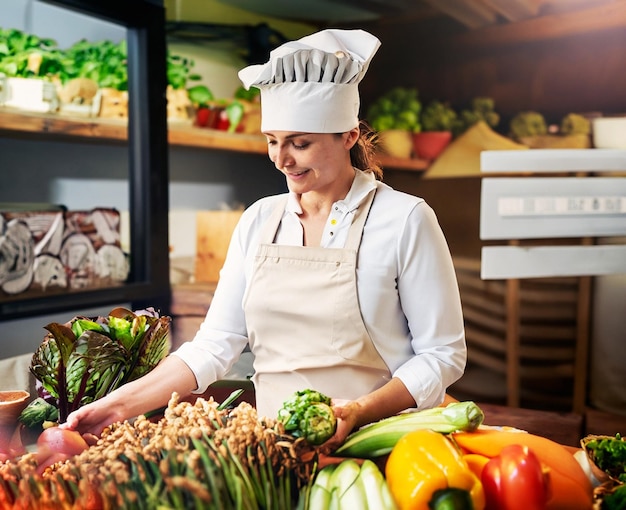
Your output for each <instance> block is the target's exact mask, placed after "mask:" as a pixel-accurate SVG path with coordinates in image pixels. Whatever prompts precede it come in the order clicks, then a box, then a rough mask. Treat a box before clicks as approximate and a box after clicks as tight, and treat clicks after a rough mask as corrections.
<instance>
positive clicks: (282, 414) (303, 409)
mask: <svg viewBox="0 0 626 510" xmlns="http://www.w3.org/2000/svg"><path fill="white" fill-rule="evenodd" d="M330 403H331V399H330V397H327V396H326V395H323V394H322V393H320V392H319V391H315V390H311V389H306V390H301V391H297V392H295V393H294V394H293V396H291V397H290V398H289V399H288V400H286V401H285V402H283V406H282V408H281V409H279V410H278V421H280V422H281V423H282V424H283V425H284V426H285V432H287V433H289V434H291V435H293V436H294V437H303V438H304V439H306V440H307V442H309V443H310V444H313V445H319V444H322V443H324V442H325V441H326V440H328V439H330V438H331V437H332V435H333V434H334V433H335V428H336V426H337V419H336V418H335V414H334V413H333V410H332V409H331V407H330Z"/></svg>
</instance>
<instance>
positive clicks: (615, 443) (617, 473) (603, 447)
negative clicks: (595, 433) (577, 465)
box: [585, 434, 626, 483]
mask: <svg viewBox="0 0 626 510" xmlns="http://www.w3.org/2000/svg"><path fill="white" fill-rule="evenodd" d="M585 446H586V449H587V453H588V455H589V457H590V458H591V460H592V461H593V462H594V463H595V465H596V466H598V467H599V468H600V469H601V470H602V471H604V472H605V473H607V474H608V475H609V476H611V477H612V478H614V479H616V480H619V481H620V482H623V483H626V441H624V439H623V438H622V437H621V436H620V434H615V437H599V438H596V439H592V440H590V441H588V442H587V443H586V445H585Z"/></svg>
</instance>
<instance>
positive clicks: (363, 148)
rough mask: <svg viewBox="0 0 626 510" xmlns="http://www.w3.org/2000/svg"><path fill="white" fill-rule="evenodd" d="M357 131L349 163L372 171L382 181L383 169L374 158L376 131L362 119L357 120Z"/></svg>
mask: <svg viewBox="0 0 626 510" xmlns="http://www.w3.org/2000/svg"><path fill="white" fill-rule="evenodd" d="M359 131H360V134H359V139H358V140H357V142H356V143H355V144H354V145H353V146H352V149H350V163H351V164H352V166H353V167H355V168H358V169H359V170H362V171H364V172H373V173H374V175H375V176H376V179H378V180H379V181H382V180H383V169H382V168H381V167H380V165H379V164H378V161H377V158H376V151H377V146H378V133H377V132H376V131H374V130H373V129H372V128H371V127H370V126H369V125H368V124H367V123H366V122H365V121H363V120H362V121H360V122H359Z"/></svg>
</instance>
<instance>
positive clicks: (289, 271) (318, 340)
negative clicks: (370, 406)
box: [243, 190, 391, 418]
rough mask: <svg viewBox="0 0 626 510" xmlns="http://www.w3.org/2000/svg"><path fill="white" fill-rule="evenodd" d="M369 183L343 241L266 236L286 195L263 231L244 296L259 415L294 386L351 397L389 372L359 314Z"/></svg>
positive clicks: (278, 217) (385, 378) (266, 412)
mask: <svg viewBox="0 0 626 510" xmlns="http://www.w3.org/2000/svg"><path fill="white" fill-rule="evenodd" d="M374 194H375V190H372V191H371V192H370V194H369V195H368V197H367V199H366V200H365V202H364V203H363V204H362V205H361V206H360V207H359V208H358V210H357V211H356V212H355V218H354V219H353V222H352V225H351V226H350V231H349V234H348V239H347V241H346V245H345V248H343V249H336V248H321V247H310V246H307V247H303V246H280V245H276V244H271V243H272V241H273V240H274V238H275V235H276V231H277V229H278V226H279V224H280V220H281V218H282V216H283V213H284V210H285V205H286V199H285V200H284V201H281V202H280V203H279V204H278V205H277V206H276V208H275V210H274V211H273V214H272V216H271V217H270V219H269V220H268V222H267V224H266V225H265V226H264V228H263V231H262V232H261V238H260V245H259V248H258V251H257V255H256V258H255V263H254V272H253V275H252V280H251V282H250V285H249V287H248V291H247V293H246V296H245V297H244V302H243V305H244V309H245V313H246V324H247V328H248V338H249V341H250V348H251V350H252V352H253V353H254V356H255V361H254V369H255V374H254V376H253V381H254V385H255V389H256V403H257V410H258V412H259V416H267V417H271V418H274V417H276V413H277V411H278V409H279V408H280V407H281V406H282V403H283V402H284V401H285V400H286V399H287V398H289V396H290V395H291V394H293V393H294V392H295V391H298V390H303V389H306V388H311V389H315V390H318V391H321V392H322V393H324V394H326V395H328V396H330V397H333V398H335V399H349V400H353V399H355V398H357V397H360V396H361V395H364V394H367V393H369V392H371V391H373V390H375V389H377V388H380V387H381V386H382V385H383V384H385V383H386V382H387V381H388V380H389V379H390V377H391V374H390V371H389V368H388V367H387V365H386V364H385V362H384V361H383V359H382V358H381V356H380V354H379V353H378V351H377V350H376V347H375V346H374V344H373V342H372V340H371V338H370V336H369V334H368V332H367V330H366V328H365V324H364V323H363V319H362V317H361V312H360V308H359V301H358V296H357V286H356V263H357V252H358V248H359V244H360V241H361V235H362V233H363V226H364V224H365V220H366V218H367V214H368V213H369V209H370V207H371V204H372V201H373V199H374Z"/></svg>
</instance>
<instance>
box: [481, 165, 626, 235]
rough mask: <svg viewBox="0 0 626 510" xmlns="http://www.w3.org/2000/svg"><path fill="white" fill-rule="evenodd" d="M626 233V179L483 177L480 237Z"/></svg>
mask: <svg viewBox="0 0 626 510" xmlns="http://www.w3.org/2000/svg"><path fill="white" fill-rule="evenodd" d="M624 235H626V177H538V178H533V177H513V178H511V177H491V178H484V179H482V185H481V200H480V238H481V239H483V240H495V239H546V238H565V237H581V236H594V237H606V236H624Z"/></svg>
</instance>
